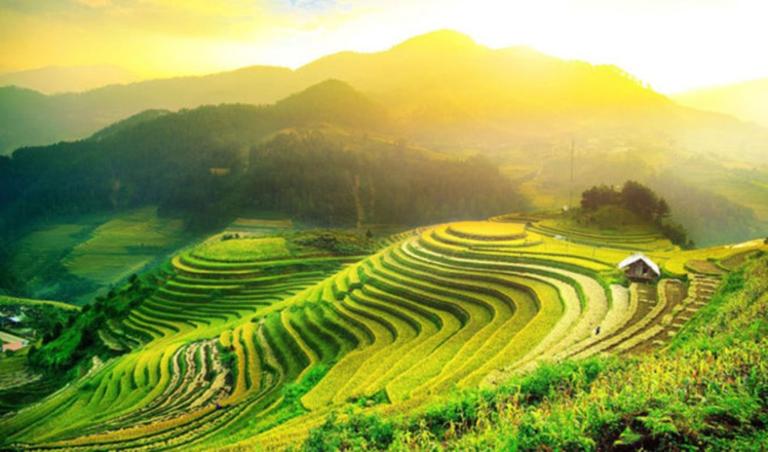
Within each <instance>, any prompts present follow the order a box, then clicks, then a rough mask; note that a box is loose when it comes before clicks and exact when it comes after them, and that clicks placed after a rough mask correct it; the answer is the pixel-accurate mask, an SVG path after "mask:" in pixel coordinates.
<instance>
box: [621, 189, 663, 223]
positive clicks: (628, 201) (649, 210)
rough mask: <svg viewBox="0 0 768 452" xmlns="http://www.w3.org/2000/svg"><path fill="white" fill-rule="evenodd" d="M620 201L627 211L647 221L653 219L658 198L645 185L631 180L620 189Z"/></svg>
mask: <svg viewBox="0 0 768 452" xmlns="http://www.w3.org/2000/svg"><path fill="white" fill-rule="evenodd" d="M621 200H622V203H623V204H624V207H625V208H626V209H627V210H629V211H631V212H634V213H636V214H638V215H639V216H640V217H642V218H645V219H648V220H651V219H655V217H656V215H655V214H656V212H657V209H658V204H659V198H658V196H656V193H654V192H653V191H652V190H651V189H650V188H648V187H646V186H645V185H642V184H641V183H639V182H635V181H632V180H630V181H627V182H626V183H624V187H623V188H622V189H621Z"/></svg>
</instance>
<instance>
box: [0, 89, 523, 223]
mask: <svg viewBox="0 0 768 452" xmlns="http://www.w3.org/2000/svg"><path fill="white" fill-rule="evenodd" d="M387 124H388V119H387V117H386V114H385V113H384V112H383V110H382V109H381V108H380V107H378V106H377V105H376V104H375V103H373V102H372V101H370V100H369V99H367V98H366V97H365V96H363V95H361V94H360V93H358V92H357V91H355V90H354V89H352V88H351V87H349V86H348V85H346V84H344V83H343V82H339V81H333V80H331V81H326V82H323V83H321V84H319V85H316V86H313V87H311V88H309V89H307V90H305V91H303V92H302V93H299V94H296V95H294V96H291V97H289V98H287V99H285V100H283V101H280V102H278V103H276V104H275V105H273V106H261V107H257V106H249V105H221V106H206V107H200V108H197V109H194V110H183V111H180V112H178V113H164V112H156V113H148V114H145V115H143V116H141V117H138V118H133V119H132V120H128V121H125V122H123V123H122V124H118V125H115V126H114V127H112V128H110V129H107V130H104V131H102V132H100V133H97V134H96V135H94V136H93V137H92V138H90V139H85V140H81V141H77V142H68V143H59V144H56V145H51V146H46V147H33V148H24V149H20V150H18V151H16V152H15V153H14V154H13V156H12V158H0V197H1V198H0V212H2V215H0V217H1V218H3V221H4V222H5V224H4V227H5V229H6V230H13V229H21V226H23V225H24V224H26V223H27V222H29V221H31V220H33V219H35V218H39V217H41V216H47V215H52V214H61V213H73V212H89V211H97V210H104V209H122V208H129V207H136V206H141V205H146V204H158V205H160V207H161V212H165V213H172V214H175V215H181V216H182V217H184V218H185V219H187V220H188V221H189V223H190V225H191V226H193V227H196V228H208V227H213V226H217V225H220V224H222V223H225V222H226V221H228V220H229V219H231V218H232V217H233V216H234V215H236V214H237V213H238V212H240V211H241V210H243V209H254V208H255V209H261V208H268V209H275V208H280V209H283V210H285V211H287V212H289V213H290V214H291V215H293V216H295V217H296V218H299V219H305V220H308V221H312V222H316V223H321V224H351V223H354V222H356V221H358V220H362V221H365V222H398V223H414V224H415V223H419V222H435V221H442V220H447V219H453V218H456V217H457V216H458V217H471V216H479V215H490V214H493V213H500V212H504V211H508V210H513V209H517V208H520V207H522V202H521V197H520V196H519V195H517V194H516V193H515V191H514V190H513V188H512V186H511V184H510V183H509V181H508V180H507V179H506V178H504V177H502V176H501V175H500V174H499V172H498V170H497V169H496V167H494V166H492V165H490V164H488V163H486V162H484V161H481V160H477V159H473V160H471V161H459V160H457V159H455V158H453V159H451V158H447V157H445V156H442V157H441V158H434V154H432V153H429V154H427V153H425V152H422V151H418V150H416V149H412V148H408V147H407V146H405V145H404V144H403V143H402V142H399V141H398V140H395V139H392V138H387V139H384V138H378V137H380V136H382V135H381V131H382V130H384V131H386V129H387Z"/></svg>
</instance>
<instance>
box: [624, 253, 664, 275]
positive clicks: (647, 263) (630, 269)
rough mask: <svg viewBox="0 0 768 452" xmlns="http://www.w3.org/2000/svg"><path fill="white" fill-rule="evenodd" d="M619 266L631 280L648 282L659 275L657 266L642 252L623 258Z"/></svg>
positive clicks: (659, 270)
mask: <svg viewBox="0 0 768 452" xmlns="http://www.w3.org/2000/svg"><path fill="white" fill-rule="evenodd" d="M619 268H620V269H621V270H624V274H626V275H627V278H629V279H630V280H632V281H641V282H650V281H655V280H656V279H658V278H659V277H660V276H661V269H660V268H659V266H658V265H656V263H655V262H653V261H652V260H651V259H650V258H649V257H648V256H646V255H644V254H642V253H637V254H633V255H631V256H629V257H628V258H626V259H624V260H623V261H621V263H619Z"/></svg>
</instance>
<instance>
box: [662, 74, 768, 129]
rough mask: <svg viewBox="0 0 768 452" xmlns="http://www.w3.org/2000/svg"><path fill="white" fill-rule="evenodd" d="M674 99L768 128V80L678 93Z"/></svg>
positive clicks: (690, 105) (693, 106) (683, 103)
mask: <svg viewBox="0 0 768 452" xmlns="http://www.w3.org/2000/svg"><path fill="white" fill-rule="evenodd" d="M673 99H674V100H675V101H676V102H679V103H680V104H681V105H686V106H688V107H692V108H698V109H700V110H708V111H716V112H719V113H725V114H728V115H731V116H734V117H737V118H739V119H741V120H742V121H750V122H754V123H757V124H760V125H762V126H763V127H768V78H766V79H759V80H751V81H748V82H743V83H737V84H733V85H724V86H716V87H712V88H706V89H700V90H695V91H689V92H684V93H678V94H675V95H674V96H673Z"/></svg>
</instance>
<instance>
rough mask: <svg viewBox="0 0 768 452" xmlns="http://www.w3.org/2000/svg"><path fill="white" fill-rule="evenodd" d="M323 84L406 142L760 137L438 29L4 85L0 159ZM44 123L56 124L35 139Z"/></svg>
mask: <svg viewBox="0 0 768 452" xmlns="http://www.w3.org/2000/svg"><path fill="white" fill-rule="evenodd" d="M327 79H338V80H342V81H345V82H347V83H349V84H351V85H352V86H353V87H354V88H356V89H358V90H360V91H361V92H363V93H364V94H366V95H368V96H369V97H371V98H372V99H373V100H374V101H376V102H378V103H380V104H381V105H383V106H385V107H386V108H387V109H388V110H389V113H390V115H391V116H392V117H393V118H395V119H399V120H400V122H399V125H400V129H401V133H402V134H403V135H405V136H407V137H410V138H414V139H418V140H420V141H422V142H423V143H425V144H441V145H447V146H450V147H465V146H467V145H469V146H471V147H484V148H497V147H499V146H509V145H510V144H520V143H530V142H531V141H534V142H536V141H538V142H541V141H543V142H551V141H552V140H556V139H558V138H559V137H561V136H562V135H569V136H576V137H584V138H585V139H593V138H596V137H597V138H602V139H614V138H615V136H616V135H617V134H620V135H621V136H622V137H623V138H624V140H627V139H633V138H635V139H636V138H638V137H639V138H640V139H647V138H648V137H652V138H653V139H654V140H656V141H663V140H667V141H669V140H676V141H677V142H679V144H680V145H684V146H701V147H704V148H715V149H721V148H722V147H723V145H724V144H726V145H727V144H728V143H732V142H738V143H739V144H740V145H742V148H743V147H744V143H748V142H749V141H750V140H752V139H753V138H754V135H755V134H756V133H758V132H756V131H755V129H754V128H751V127H749V126H746V125H744V124H741V123H739V122H738V121H735V120H732V119H730V118H727V117H723V116H717V115H708V114H704V113H701V112H696V111H692V110H688V109H685V108H681V107H679V106H678V105H676V104H675V103H674V102H672V101H670V100H669V99H667V98H666V97H664V96H662V95H660V94H658V93H655V92H654V91H652V90H651V89H649V88H647V87H645V86H643V85H642V84H641V83H640V82H638V81H637V80H635V79H633V78H632V77H631V76H630V75H628V74H626V73H625V72H623V71H621V70H620V69H618V68H616V67H613V66H593V65H590V64H587V63H582V62H577V61H563V60H559V59H557V58H553V57H549V56H546V55H543V54H541V53H538V52H535V51H533V50H530V49H526V48H508V49H490V48H487V47H484V46H481V45H479V44H476V43H475V42H474V41H472V40H471V39H470V38H468V37H467V36H464V35H461V34H459V33H456V32H451V31H439V32H434V33H430V34H426V35H423V36H418V37H415V38H412V39H410V40H408V41H406V42H404V43H401V44H399V45H396V46H394V47H393V48H391V49H389V50H387V51H383V52H377V53H371V54H362V53H354V52H342V53H339V54H335V55H330V56H327V57H324V58H320V59H319V60H317V61H315V62H312V63H310V64H308V65H306V66H304V67H302V68H299V69H298V70H296V71H292V70H289V69H285V68H278V67H262V66H253V67H247V68H243V69H240V70H237V71H232V72H225V73H220V74H212V75H208V76H203V77H179V78H174V79H165V80H152V81H145V82H140V83H134V84H129V85H118V86H109V87H104V88H100V89H96V90H92V91H87V92H83V93H78V94H64V95H56V96H46V97H43V98H40V99H35V100H34V102H32V101H30V102H28V103H25V104H24V105H22V106H21V107H19V106H18V101H17V103H16V104H15V105H16V106H14V104H12V103H11V102H12V101H13V99H16V98H18V95H17V94H16V93H15V92H14V90H13V89H11V88H0V117H9V118H11V117H16V120H15V121H12V122H9V123H7V124H10V126H8V130H5V131H4V132H3V135H4V136H2V137H0V138H2V142H0V146H2V147H0V152H3V153H8V152H10V151H12V150H13V149H14V148H16V147H19V146H22V145H38V144H47V143H49V142H52V141H58V140H61V139H75V138H82V137H85V136H87V135H90V134H92V133H93V132H95V131H96V130H98V129H99V128H102V127H106V126H107V125H108V124H110V123H112V122H115V121H118V120H121V119H123V118H126V117H128V116H131V115H134V114H136V113H139V112H140V111H143V110H146V109H170V110H175V109H178V108H191V107H196V106H199V105H203V104H219V103H222V102H239V103H251V104H264V103H271V102H275V101H276V100H278V99H281V98H283V97H285V96H287V95H289V94H291V93H294V92H297V91H300V90H302V89H304V88H307V87H309V86H311V85H314V84H317V83H320V82H322V81H324V80H327ZM6 99H8V100H6ZM16 109H20V110H21V111H22V112H24V111H27V110H29V111H30V112H31V113H30V114H21V115H18V114H17V113H16V111H15V110H16ZM41 123H45V124H53V125H54V126H55V127H53V128H52V129H53V130H51V131H50V132H49V133H48V134H47V135H39V134H35V133H34V131H35V130H38V129H39V130H42V127H41ZM713 138H717V143H716V145H713V144H712V141H713Z"/></svg>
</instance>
